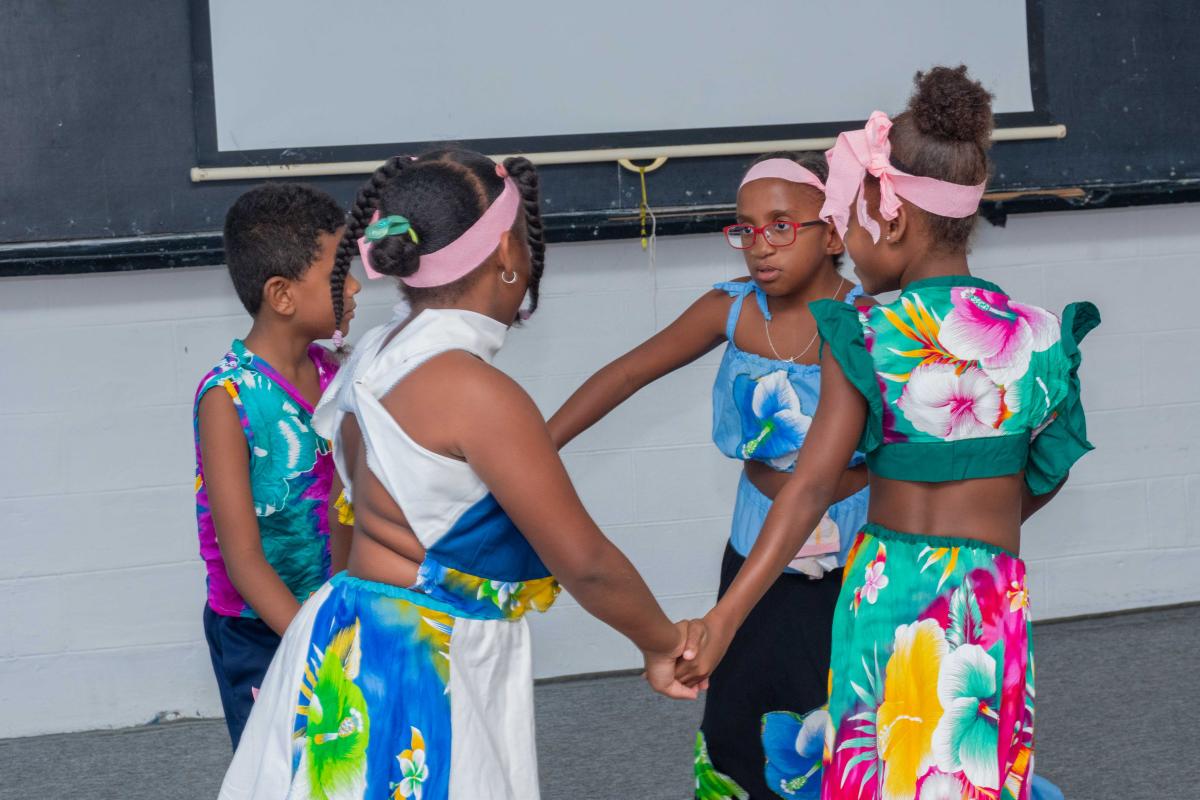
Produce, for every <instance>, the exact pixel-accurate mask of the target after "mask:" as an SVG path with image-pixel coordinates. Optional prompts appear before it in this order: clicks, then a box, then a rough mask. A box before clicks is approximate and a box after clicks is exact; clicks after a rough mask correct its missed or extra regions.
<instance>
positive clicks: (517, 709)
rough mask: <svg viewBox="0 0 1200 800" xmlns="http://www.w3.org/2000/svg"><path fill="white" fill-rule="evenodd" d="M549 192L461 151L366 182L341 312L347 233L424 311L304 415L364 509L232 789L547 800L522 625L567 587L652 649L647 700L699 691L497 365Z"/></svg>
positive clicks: (384, 334)
mask: <svg viewBox="0 0 1200 800" xmlns="http://www.w3.org/2000/svg"><path fill="white" fill-rule="evenodd" d="M537 203H538V201H537V175H536V173H535V171H534V169H533V166H532V165H531V164H530V163H529V162H528V161H527V160H525V159H522V158H511V159H508V160H507V161H506V162H505V163H504V165H497V164H495V163H493V162H492V161H491V160H490V159H488V158H486V157H485V156H481V155H478V154H476V153H470V152H464V151H443V152H437V153H430V154H427V155H425V156H422V157H420V158H418V159H408V158H394V159H391V160H390V161H388V162H387V163H385V164H384V165H383V166H382V167H380V169H379V170H377V171H376V173H375V174H374V175H373V176H372V177H371V179H370V180H369V181H368V183H367V184H366V185H365V186H364V187H363V189H362V191H361V192H360V194H359V197H358V200H357V202H356V203H355V206H354V209H353V211H352V218H351V221H350V223H349V226H348V229H347V231H346V234H345V239H344V241H343V244H342V247H341V249H340V250H339V253H338V260H337V265H336V267H335V269H334V275H333V278H332V283H333V286H332V290H333V296H334V298H335V313H336V314H337V315H338V316H339V317H340V316H341V308H340V307H339V306H338V305H337V299H339V298H340V297H341V296H342V292H341V282H342V281H343V280H344V278H345V274H346V271H347V269H348V267H349V262H350V258H351V256H352V255H353V254H354V252H355V243H356V242H358V243H359V245H360V248H361V251H362V254H363V255H364V264H365V266H366V267H367V269H368V275H372V274H374V275H388V276H392V277H396V278H399V280H400V281H401V283H402V285H403V287H404V294H405V296H406V299H407V300H408V303H409V304H410V306H411V312H410V313H409V314H408V315H407V316H406V317H403V316H398V317H397V318H395V319H393V321H392V322H390V323H388V324H386V325H383V326H380V327H378V328H375V329H373V330H371V331H370V332H368V333H367V334H366V335H365V336H364V337H363V339H362V341H361V342H359V343H358V345H357V346H356V348H355V351H354V353H353V356H352V357H351V358H350V360H349V362H348V363H347V364H346V365H345V367H344V368H343V369H342V370H341V372H340V373H339V376H338V378H337V380H336V381H335V382H334V383H333V384H331V385H330V387H329V388H328V389H327V391H326V392H325V395H324V397H323V398H322V400H321V403H320V405H319V406H318V408H317V411H316V413H315V415H314V417H313V425H314V428H315V429H316V430H317V432H318V433H319V434H321V435H322V436H324V437H326V438H327V439H330V440H332V442H333V452H334V456H335V461H336V463H337V470H338V474H339V476H340V479H341V481H342V483H343V484H344V487H345V489H344V491H345V495H346V497H347V499H348V500H349V501H350V502H351V503H352V505H353V510H354V516H355V518H356V519H355V527H354V534H353V539H352V542H351V544H350V547H349V555H348V563H347V564H346V565H345V566H346V569H345V571H342V572H339V573H338V574H337V575H335V576H334V577H333V578H332V579H331V580H330V581H329V582H328V583H326V584H325V585H324V586H323V587H322V588H321V589H320V590H319V591H317V592H316V593H315V594H314V595H313V596H312V597H311V598H310V599H309V600H308V602H306V603H305V605H304V607H303V608H302V609H301V611H300V613H299V615H298V616H297V617H296V619H295V621H294V622H293V623H292V625H291V627H289V628H288V631H287V634H286V635H285V636H284V639H283V643H282V644H281V646H280V648H279V651H278V653H277V655H276V657H275V659H274V661H273V662H272V664H271V668H270V671H269V672H268V673H267V677H266V679H265V681H264V682H263V686H262V689H261V691H260V693H259V697H258V700H257V702H256V704H255V708H254V711H253V712H252V714H251V716H250V719H249V721H248V723H247V726H246V730H245V733H244V735H243V738H242V741H241V744H240V746H239V748H238V750H237V753H236V754H235V756H234V760H233V764H232V765H231V767H230V769H229V772H228V774H227V775H226V778H225V783H224V786H223V787H222V791H221V798H224V799H226V800H233V798H280V799H281V798H322V800H324V799H325V798H380V799H381V800H382V799H383V798H388V799H389V800H391V799H392V798H396V800H399V799H400V798H420V800H440V799H446V800H459V799H460V798H492V799H494V800H501V799H503V798H522V800H528V798H537V797H538V778H537V758H536V752H535V743H534V726H533V680H532V667H531V658H530V641H529V630H528V628H527V626H526V622H525V620H524V615H525V614H526V613H527V612H529V611H530V610H536V611H544V610H546V609H547V608H548V607H549V606H550V604H551V603H553V602H554V599H555V597H556V595H557V594H558V591H559V583H560V582H561V583H562V584H563V585H564V586H566V587H567V588H568V589H569V590H570V591H571V594H572V595H573V597H574V598H575V599H576V600H578V601H579V603H580V605H582V606H583V607H584V608H585V609H587V610H588V611H589V612H591V613H592V614H594V615H595V616H597V617H599V618H600V619H602V620H604V621H605V622H607V623H608V624H610V625H612V626H613V627H614V628H616V629H617V630H618V631H620V632H621V633H623V634H625V635H626V636H628V637H629V638H630V639H631V640H632V641H633V642H634V643H635V644H636V645H637V646H638V647H639V648H640V649H641V650H642V651H643V653H644V654H645V660H646V667H647V678H648V679H649V680H650V682H651V684H652V685H653V686H654V687H655V688H656V689H659V690H660V691H663V692H664V693H668V694H671V695H673V696H676V697H692V698H694V697H695V691H696V690H695V689H687V688H685V687H683V686H682V685H681V684H679V683H677V682H675V680H674V668H675V663H676V659H677V658H678V657H679V656H680V655H681V654H682V651H683V648H684V641H685V635H684V634H685V633H686V630H685V629H684V628H683V627H682V626H677V625H674V624H672V623H671V622H670V621H669V620H668V619H667V617H666V616H665V615H664V614H663V612H662V609H661V608H659V606H658V604H657V603H656V602H655V600H654V598H653V596H652V595H651V593H650V591H649V589H648V588H647V587H646V585H645V583H644V582H643V581H642V579H641V577H640V576H639V575H638V574H637V572H636V571H635V570H634V569H633V567H632V565H631V564H630V563H629V562H628V561H627V560H626V559H625V558H624V556H622V555H621V553H620V552H619V551H618V550H617V549H616V548H615V547H614V546H613V545H612V543H611V542H609V541H608V540H607V539H606V538H605V537H604V535H603V534H602V533H601V532H600V530H599V529H598V528H597V527H596V525H595V523H594V522H592V520H591V519H590V517H588V515H587V512H586V511H585V510H584V508H583V506H582V504H581V503H580V501H579V499H578V497H577V496H576V494H575V492H574V489H573V488H572V486H571V483H570V480H569V479H568V477H567V474H566V471H565V470H564V468H563V466H562V462H561V461H560V459H559V457H558V454H557V452H556V450H555V447H554V444H553V442H552V440H551V438H550V435H549V433H548V431H547V430H546V426H545V423H544V421H543V420H542V417H541V415H540V413H539V412H538V410H537V408H536V406H535V405H534V404H533V401H532V400H531V399H530V398H529V397H528V395H526V394H525V392H524V391H522V390H521V388H520V387H519V386H517V384H516V383H514V382H513V381H512V380H511V379H509V378H508V377H507V376H505V375H504V374H503V373H502V372H500V371H499V370H497V369H496V368H495V367H493V366H492V365H491V361H492V359H493V357H494V356H495V355H496V353H497V352H498V351H499V350H500V347H501V346H502V345H503V343H504V339H505V337H506V335H507V333H508V330H509V326H510V325H511V323H512V322H513V321H514V320H515V319H517V317H518V316H527V313H528V312H519V311H518V310H519V308H520V305H521V303H522V302H523V299H524V298H525V296H526V295H528V296H529V297H530V299H531V308H530V311H532V309H534V308H536V306H537V301H538V284H539V280H540V278H541V274H542V266H543V255H544V244H543V241H542V226H541V220H540V215H539V213H538V204H537ZM360 237H361V238H360ZM338 321H339V323H340V319H339V320H338ZM335 551H336V548H335ZM337 566H338V565H337V564H335V568H337Z"/></svg>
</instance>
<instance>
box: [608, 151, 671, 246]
mask: <svg viewBox="0 0 1200 800" xmlns="http://www.w3.org/2000/svg"><path fill="white" fill-rule="evenodd" d="M617 163H618V164H620V165H621V166H622V167H624V168H625V169H627V170H629V171H630V172H636V173H638V176H639V177H640V178H641V181H642V202H641V203H639V204H638V221H639V222H640V223H641V227H642V249H643V250H645V249H646V248H647V247H649V246H650V242H649V240H648V239H647V238H646V212H647V211H649V209H650V201H649V198H648V197H647V195H646V173H647V172H654V170H656V169H658V168H659V167H661V166H662V165H663V164H665V163H667V159H666V157H665V156H659V157H658V158H656V159H654V160H653V161H651V162H650V163H649V164H646V165H645V166H639V165H637V164H634V163H633V162H632V161H630V160H629V159H628V158H618V159H617Z"/></svg>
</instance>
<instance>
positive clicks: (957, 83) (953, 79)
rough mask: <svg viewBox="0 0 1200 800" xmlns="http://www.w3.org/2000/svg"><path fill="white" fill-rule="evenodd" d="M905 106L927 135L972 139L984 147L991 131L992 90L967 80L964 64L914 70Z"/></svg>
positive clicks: (959, 139) (961, 140)
mask: <svg viewBox="0 0 1200 800" xmlns="http://www.w3.org/2000/svg"><path fill="white" fill-rule="evenodd" d="M913 83H914V84H915V86H914V89H913V93H912V97H910V98H909V100H908V110H909V111H910V112H911V113H912V118H913V122H915V123H916V126H917V130H919V131H920V132H921V133H923V134H925V135H927V136H933V137H936V138H939V139H948V140H951V141H959V142H974V143H976V144H978V145H979V146H980V147H981V148H983V149H985V150H986V149H987V148H988V146H989V145H990V143H991V135H992V93H991V92H989V91H988V90H987V89H985V88H983V85H982V84H980V83H979V81H975V80H971V78H970V76H968V75H967V68H966V67H965V66H964V65H962V64H960V65H959V66H957V67H934V68H932V69H930V70H929V71H928V72H918V73H917V74H916V76H915V77H914V78H913Z"/></svg>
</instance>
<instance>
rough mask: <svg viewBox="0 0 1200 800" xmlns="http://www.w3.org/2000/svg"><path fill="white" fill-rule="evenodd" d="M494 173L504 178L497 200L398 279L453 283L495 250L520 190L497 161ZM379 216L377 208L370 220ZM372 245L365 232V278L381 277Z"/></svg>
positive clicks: (514, 212) (509, 222)
mask: <svg viewBox="0 0 1200 800" xmlns="http://www.w3.org/2000/svg"><path fill="white" fill-rule="evenodd" d="M496 174H497V175H499V176H500V177H501V178H504V191H502V192H500V196H499V197H497V198H496V201H495V202H494V203H492V204H491V205H490V206H489V207H488V210H487V211H485V212H483V216H481V217H480V218H479V219H477V220H476V221H475V224H474V225H472V226H471V227H470V228H467V230H466V231H464V232H463V234H462V235H461V236H459V237H458V238H457V239H455V240H454V241H452V242H450V244H448V245H446V246H445V247H443V248H441V249H440V250H435V251H434V252H432V253H426V254H425V255H423V256H421V265H420V266H419V267H418V268H417V271H416V272H414V273H413V274H412V275H409V276H408V277H407V278H401V279H400V280H401V281H402V282H403V283H404V284H405V285H407V286H413V287H416V288H420V289H426V288H429V287H431V286H445V285H446V284H448V283H454V282H455V281H456V280H458V279H459V278H461V277H463V276H464V275H466V274H467V273H468V272H470V271H471V270H473V269H475V268H476V267H478V266H479V265H480V264H482V263H483V262H484V261H485V260H486V259H487V257H488V256H490V255H491V254H492V253H493V252H494V251H495V249H496V247H497V246H498V245H499V244H500V235H501V234H503V233H504V232H505V231H507V230H510V229H511V228H512V226H513V222H514V221H515V220H516V218H517V209H518V208H519V207H520V201H521V192H520V190H519V189H517V185H516V184H515V183H513V180H512V178H510V177H508V170H506V169H505V168H504V166H503V165H501V164H497V165H496ZM378 219H379V212H378V211H376V212H375V215H374V216H372V217H371V222H372V223H374V222H375V221H377V220H378ZM417 233H418V234H419V233H420V231H417ZM371 246H372V245H371V243H370V242H368V241H367V239H366V236H363V237H361V238H360V239H359V240H358V253H359V255H361V256H362V262H363V268H364V269H366V271H367V277H368V278H371V279H375V278H382V277H383V275H381V274H379V273H378V272H376V271H375V270H374V269H373V268H372V267H371Z"/></svg>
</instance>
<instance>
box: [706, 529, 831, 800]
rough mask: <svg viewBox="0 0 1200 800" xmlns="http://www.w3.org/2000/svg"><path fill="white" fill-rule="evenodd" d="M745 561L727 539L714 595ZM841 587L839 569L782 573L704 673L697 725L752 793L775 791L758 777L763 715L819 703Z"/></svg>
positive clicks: (713, 756)
mask: <svg viewBox="0 0 1200 800" xmlns="http://www.w3.org/2000/svg"><path fill="white" fill-rule="evenodd" d="M744 562H745V559H744V558H742V557H741V556H740V555H738V554H737V552H736V551H734V549H733V548H732V547H730V546H728V545H726V547H725V556H724V558H722V560H721V584H720V588H719V590H718V596H723V595H724V594H725V591H726V590H727V589H728V588H729V584H730V583H732V582H733V579H734V578H735V577H736V576H737V573H738V570H739V569H740V568H741V566H742V564H743V563H744ZM841 586H842V570H841V569H836V570H834V571H832V572H829V573H827V574H826V575H825V576H824V577H823V578H819V579H816V580H814V579H812V578H809V577H808V576H807V575H796V574H791V573H785V574H783V575H781V576H780V577H779V579H778V580H776V581H775V583H774V584H773V585H772V586H771V588H770V589H768V590H767V593H766V594H765V595H763V598H762V600H760V601H759V603H758V605H756V606H755V607H754V609H753V610H752V611H751V612H750V614H749V616H747V617H746V621H745V622H743V623H742V626H741V628H740V629H739V630H738V632H737V634H735V635H734V637H733V642H732V643H730V645H729V651H728V652H727V653H726V654H725V658H724V659H723V660H722V661H721V663H720V665H718V667H717V668H716V670H715V671H714V672H713V674H712V677H711V678H710V680H709V687H708V694H707V699H706V702H705V706H704V720H703V722H702V723H701V725H700V730H701V732H702V733H703V734H704V738H705V741H706V742H707V745H708V757H709V759H710V760H711V761H712V765H713V767H714V768H715V769H716V770H717V771H718V772H720V773H723V774H724V775H727V776H728V777H729V778H731V779H732V780H734V781H735V782H736V783H737V784H738V785H739V786H741V787H742V789H744V790H745V791H746V792H748V793H749V796H750V797H751V798H753V800H774V798H776V797H777V796H778V795H776V794H775V793H774V792H773V791H771V790H770V789H768V787H767V784H766V780H765V779H764V776H763V770H764V766H765V764H766V756H765V755H764V754H763V747H762V717H763V714H766V713H767V712H769V711H792V712H795V713H797V714H804V713H807V712H808V711H811V710H812V709H814V708H817V707H819V706H822V705H824V704H825V701H826V699H827V698H826V693H827V691H828V685H829V649H830V638H831V636H832V628H833V610H834V606H835V605H836V603H837V598H838V592H839V591H840V589H841Z"/></svg>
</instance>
